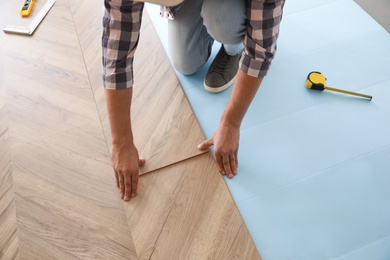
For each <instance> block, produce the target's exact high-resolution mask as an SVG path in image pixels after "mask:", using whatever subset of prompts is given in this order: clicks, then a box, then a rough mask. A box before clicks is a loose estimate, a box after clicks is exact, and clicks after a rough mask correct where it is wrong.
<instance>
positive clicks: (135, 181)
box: [131, 174, 139, 198]
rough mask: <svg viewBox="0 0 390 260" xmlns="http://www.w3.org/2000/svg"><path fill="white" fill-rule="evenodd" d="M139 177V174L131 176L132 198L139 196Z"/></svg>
mask: <svg viewBox="0 0 390 260" xmlns="http://www.w3.org/2000/svg"><path fill="white" fill-rule="evenodd" d="M138 178H139V175H138V174H137V175H133V176H131V197H132V198H134V197H135V196H137V189H138Z"/></svg>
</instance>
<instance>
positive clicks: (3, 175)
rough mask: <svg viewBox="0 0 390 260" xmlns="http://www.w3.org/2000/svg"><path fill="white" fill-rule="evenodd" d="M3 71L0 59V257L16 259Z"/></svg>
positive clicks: (16, 243) (16, 245)
mask: <svg viewBox="0 0 390 260" xmlns="http://www.w3.org/2000/svg"><path fill="white" fill-rule="evenodd" d="M0 54H2V49H0ZM3 73H4V70H3V62H2V61H0V259H18V252H19V249H18V248H19V244H18V236H17V224H16V211H15V204H14V190H13V180H12V168H11V154H10V150H9V149H10V146H9V138H8V120H7V110H6V106H5V94H4V93H5V91H4V87H3V82H4V80H3V79H4V77H3V76H4V74H3Z"/></svg>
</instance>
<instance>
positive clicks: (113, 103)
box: [105, 88, 133, 144]
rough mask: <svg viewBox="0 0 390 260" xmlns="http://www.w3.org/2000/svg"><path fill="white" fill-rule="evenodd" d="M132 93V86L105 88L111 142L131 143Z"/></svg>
mask: <svg viewBox="0 0 390 260" xmlns="http://www.w3.org/2000/svg"><path fill="white" fill-rule="evenodd" d="M132 94H133V88H128V89H122V90H109V89H105V95H106V105H107V113H108V119H109V121H110V129H111V140H112V143H113V144H123V143H128V142H131V143H133V133H132V130H131V118H130V110H131V98H132Z"/></svg>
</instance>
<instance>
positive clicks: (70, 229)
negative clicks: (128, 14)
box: [0, 0, 260, 260]
mask: <svg viewBox="0 0 390 260" xmlns="http://www.w3.org/2000/svg"><path fill="white" fill-rule="evenodd" d="M0 1H2V2H1V6H2V8H1V10H0V27H3V26H4V25H5V24H13V25H25V24H28V23H29V21H31V19H32V18H33V17H30V18H28V19H21V18H20V17H18V12H19V9H20V5H19V3H17V2H16V1H3V0H0ZM43 4H44V2H43V1H37V3H36V5H35V9H34V11H33V14H32V16H33V15H34V14H36V13H37V12H38V11H39V9H40V8H41V7H42V6H43ZM101 14H102V3H101V4H96V2H95V1H92V0H86V1H75V0H69V1H68V0H57V2H56V4H55V5H54V7H53V8H52V10H51V11H50V12H49V14H48V15H47V16H46V18H45V19H44V20H43V22H42V24H41V25H40V26H39V27H38V28H37V30H36V32H35V33H34V35H33V36H28V37H26V36H20V35H11V34H4V33H1V35H0V40H1V44H0V51H1V52H0V54H1V59H0V83H1V85H0V170H1V172H0V250H1V251H0V259H1V260H3V259H4V260H10V259H19V258H20V259H28V260H35V259H36V260H46V259H48V260H53V259H60V260H64V259H65V260H68V259H70V260H72V259H110V260H111V259H151V258H152V259H163V260H165V259H260V256H259V254H258V252H257V251H256V248H255V246H254V244H253V241H252V239H251V237H250V235H249V233H248V231H247V229H246V227H245V225H244V223H243V221H242V219H241V216H240V214H239V212H238V210H237V208H236V205H235V204H234V201H233V199H232V197H231V196H230V194H229V191H228V189H227V187H226V185H225V183H224V181H223V178H222V177H221V176H220V174H219V173H218V171H217V169H216V167H215V163H214V161H213V159H212V155H211V153H204V152H201V151H198V150H197V148H196V146H197V144H198V143H199V142H201V141H202V140H203V138H204V137H203V134H202V132H201V130H200V128H199V126H198V124H197V122H196V119H195V116H194V114H193V113H192V111H191V108H190V106H189V104H188V102H187V99H186V97H185V95H184V93H183V91H182V89H181V87H180V85H179V83H178V80H177V79H176V76H175V73H174V71H173V69H172V68H171V65H170V63H169V60H168V58H167V56H166V53H165V51H164V49H163V48H162V46H161V44H160V42H159V39H158V37H157V35H156V32H155V30H154V28H153V26H152V24H151V22H150V20H149V18H148V16H147V13H146V12H145V14H144V22H143V26H142V34H141V39H140V44H139V49H138V50H137V57H139V58H137V59H136V61H135V77H136V83H135V86H134V96H133V106H132V120H133V125H134V129H133V130H134V135H135V137H136V144H137V146H138V149H139V151H140V154H141V155H143V156H145V157H146V159H147V164H146V165H145V167H143V168H142V169H141V174H144V175H143V176H141V178H140V184H139V186H140V187H139V194H138V196H137V197H136V198H134V199H132V200H131V201H130V202H127V203H125V202H123V201H122V200H121V199H120V198H119V194H118V191H117V189H116V187H115V181H114V175H113V171H112V167H111V164H110V158H109V148H110V136H109V128H108V121H107V112H106V109H105V99H104V91H103V87H102V82H101V50H100V38H101ZM142 57H143V58H142ZM145 173H148V174H145Z"/></svg>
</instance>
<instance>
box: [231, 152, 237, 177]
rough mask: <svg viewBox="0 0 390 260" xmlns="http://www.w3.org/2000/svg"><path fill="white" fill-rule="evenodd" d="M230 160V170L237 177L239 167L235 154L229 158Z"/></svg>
mask: <svg viewBox="0 0 390 260" xmlns="http://www.w3.org/2000/svg"><path fill="white" fill-rule="evenodd" d="M229 160H230V169H231V170H232V174H233V175H236V174H237V165H236V157H235V156H234V154H232V155H230V156H229ZM231 177H233V176H231Z"/></svg>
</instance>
